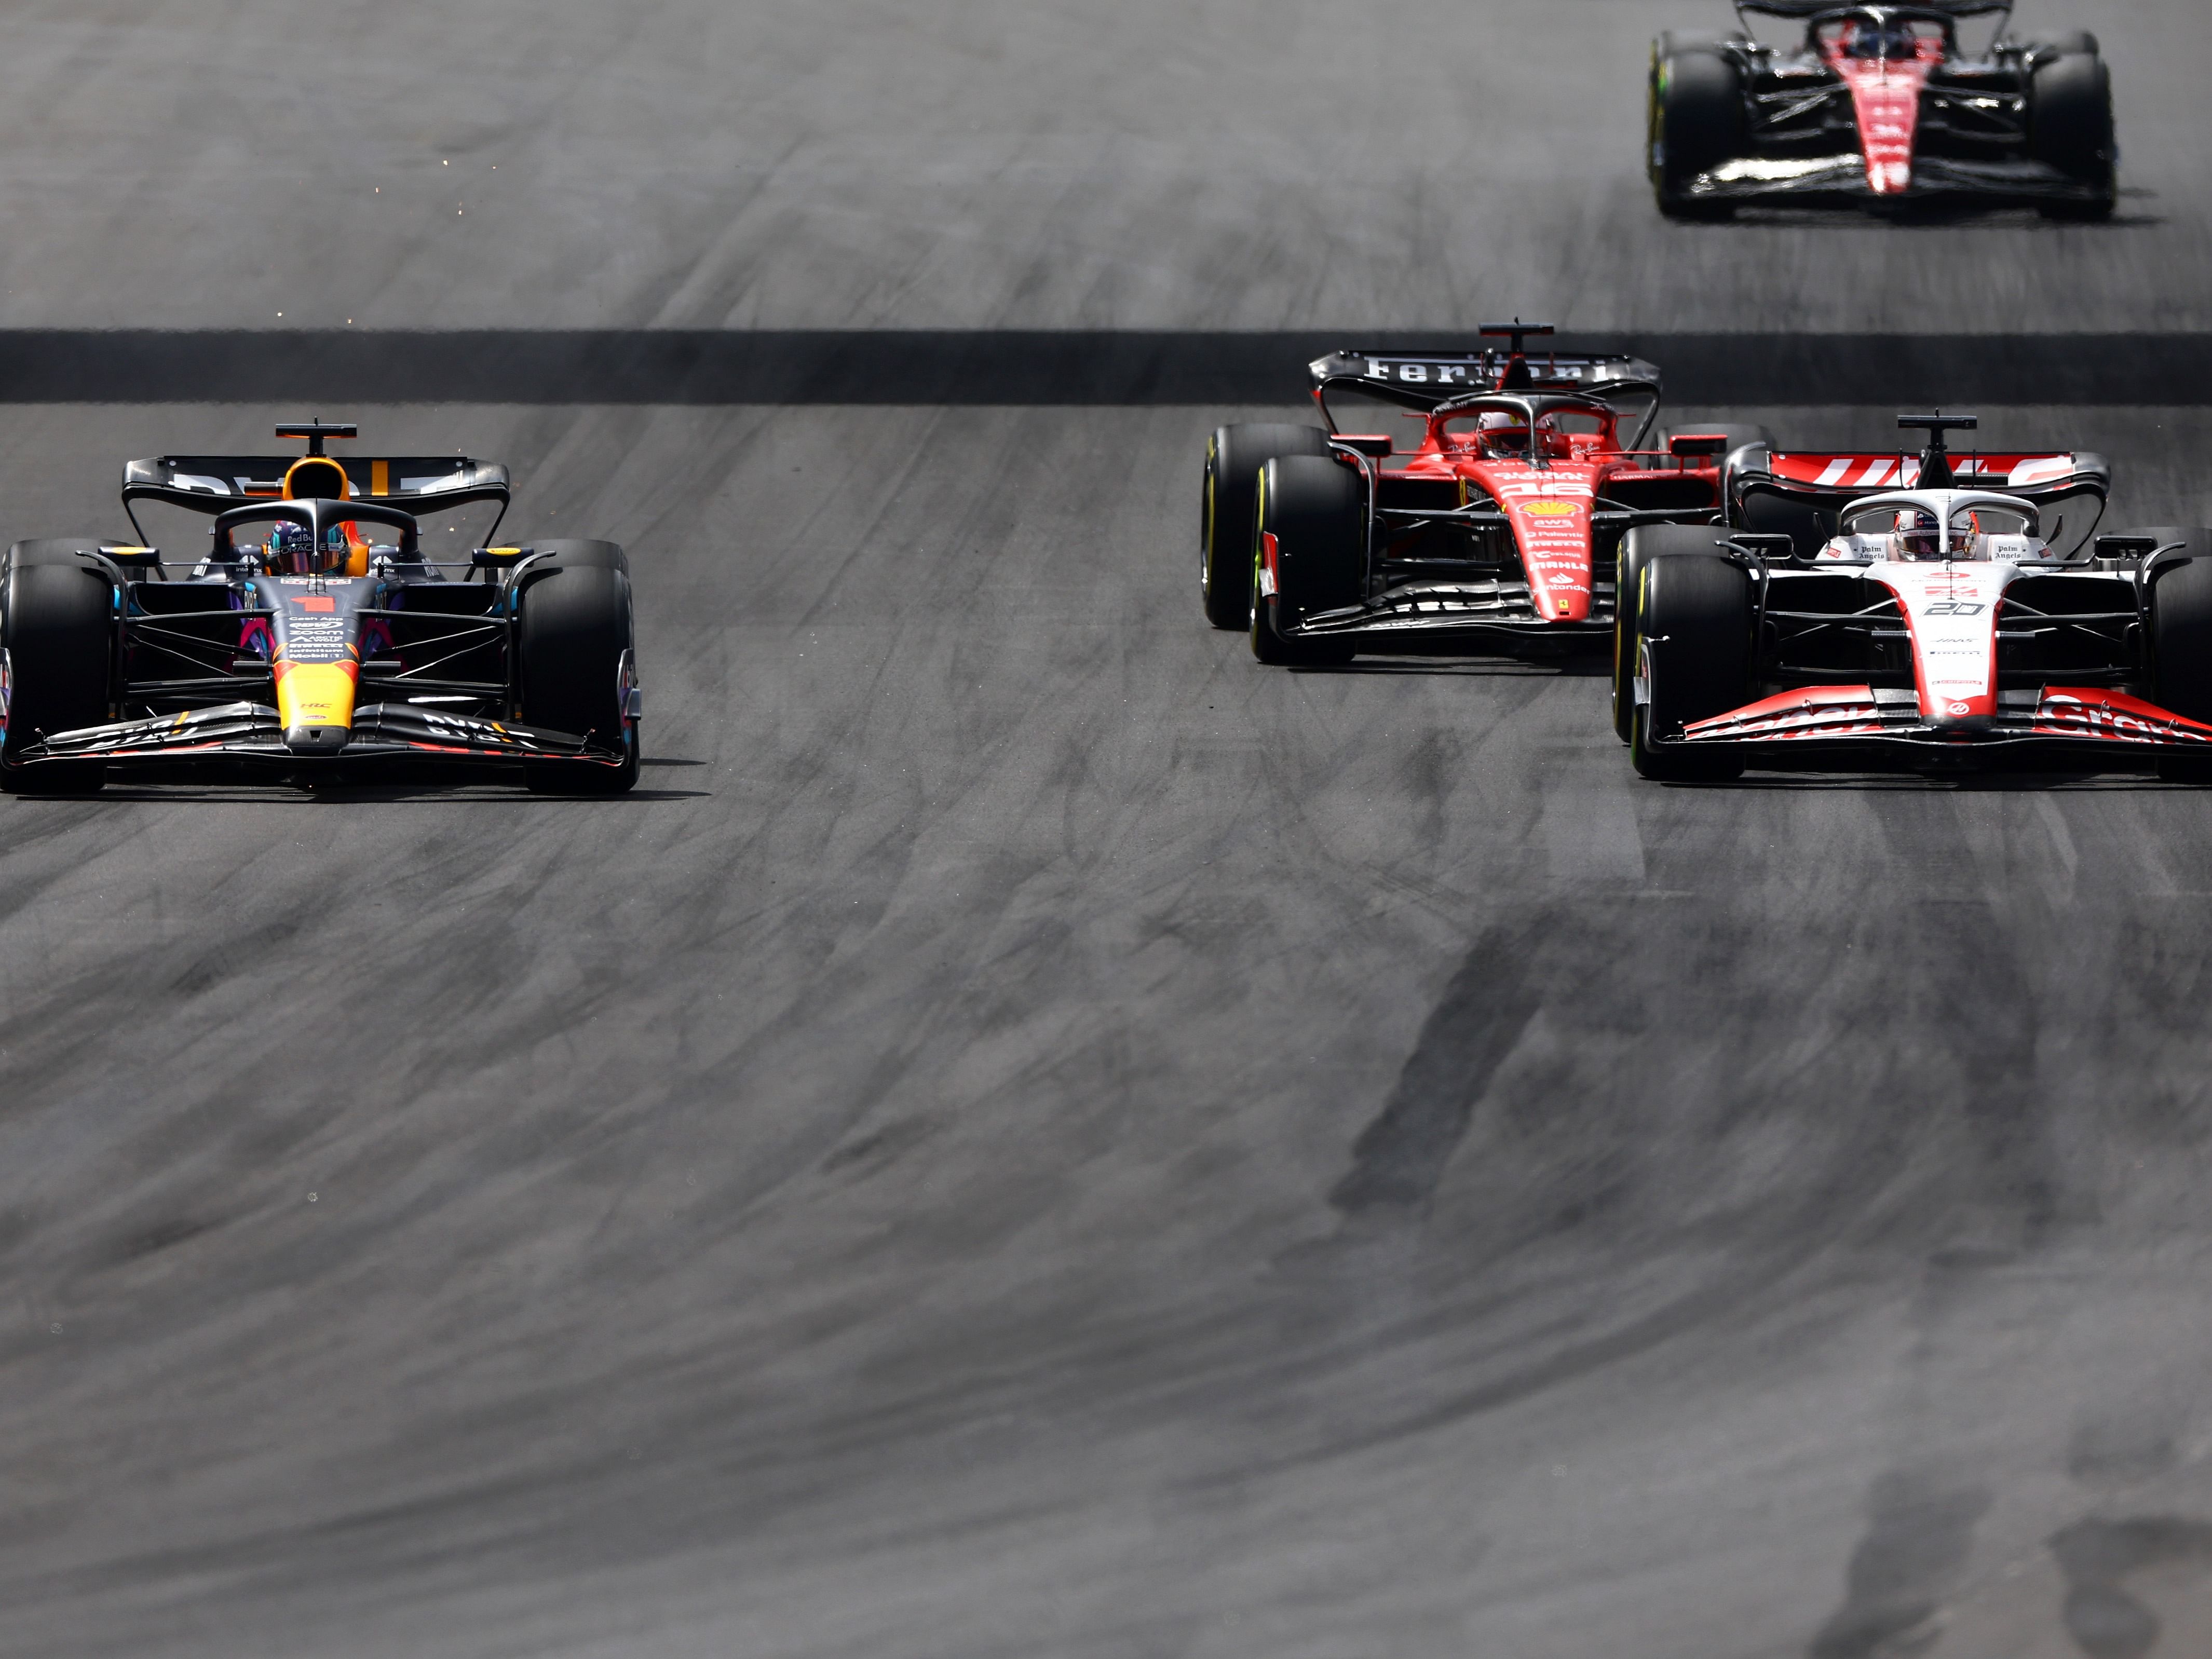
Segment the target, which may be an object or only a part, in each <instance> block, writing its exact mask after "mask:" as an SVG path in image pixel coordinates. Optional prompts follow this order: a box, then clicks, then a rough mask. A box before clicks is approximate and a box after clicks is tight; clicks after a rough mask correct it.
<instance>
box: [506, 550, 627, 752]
mask: <svg viewBox="0 0 2212 1659" xmlns="http://www.w3.org/2000/svg"><path fill="white" fill-rule="evenodd" d="M599 545H600V546H606V547H611V546H613V544H612V543H611V542H609V543H601V544H599ZM617 551H619V550H617ZM521 612H522V620H521V624H520V629H519V630H518V632H519V635H520V640H519V648H520V655H521V659H522V660H521V669H522V723H523V724H524V725H526V726H543V727H545V728H546V729H548V730H550V731H555V732H571V733H574V734H575V735H578V736H586V735H595V736H597V737H598V738H599V740H600V741H602V742H604V743H610V744H612V743H617V742H619V743H622V744H624V746H625V747H626V748H627V749H628V750H629V758H628V759H627V760H626V761H625V762H624V763H623V764H622V765H621V766H620V767H609V766H599V765H595V764H592V763H588V762H576V763H562V762H544V763H536V764H533V765H532V766H531V767H530V769H529V770H528V773H527V777H528V781H529V784H530V787H531V788H532V789H533V790H537V791H538V792H539V793H549V794H562V795H569V794H588V795H617V794H620V793H623V791H624V790H626V789H629V787H632V786H633V785H635V783H636V782H637V774H638V764H639V758H640V754H639V751H640V750H641V747H642V744H641V740H640V737H639V733H638V726H637V722H636V721H635V720H630V719H629V718H628V717H627V716H626V714H625V713H624V711H623V708H622V701H623V698H622V692H621V690H620V688H619V684H618V681H619V677H620V675H621V673H622V669H623V659H624V657H625V656H628V655H629V653H630V652H631V651H632V648H633V644H634V641H635V627H634V626H633V623H632V621H631V617H630V593H629V576H628V575H627V574H625V573H623V571H621V570H617V569H614V568H610V567H607V566H605V565H588V564H587V565H580V566H574V567H568V568H562V569H558V570H556V571H554V572H553V573H552V574H550V575H545V576H540V577H539V578H538V580H535V581H532V582H531V583H530V585H529V586H528V587H527V588H526V589H525V590H524V592H523V593H522V595H521Z"/></svg>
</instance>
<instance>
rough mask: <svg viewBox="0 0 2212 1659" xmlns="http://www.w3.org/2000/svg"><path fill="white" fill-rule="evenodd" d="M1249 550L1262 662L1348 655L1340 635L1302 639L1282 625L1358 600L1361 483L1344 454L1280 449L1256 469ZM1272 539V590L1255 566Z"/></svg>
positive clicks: (1362, 545)
mask: <svg viewBox="0 0 2212 1659" xmlns="http://www.w3.org/2000/svg"><path fill="white" fill-rule="evenodd" d="M1258 494H1259V501H1258V508H1257V513H1256V517H1255V534H1254V536H1253V555H1252V617H1251V636H1252V654H1253V655H1254V656H1255V657H1257V658H1258V659H1260V660H1261V662H1264V663H1278V664H1286V665H1313V664H1320V663H1342V662H1349V661H1351V660H1352V654H1353V648H1352V646H1351V645H1350V644H1349V643H1348V642H1346V641H1325V640H1302V639H1299V638H1297V637H1296V636H1295V635H1291V634H1290V633H1288V632H1286V630H1287V629H1291V628H1295V627H1296V626H1297V624H1298V623H1302V622H1304V620H1305V619H1306V618H1308V617H1312V616H1316V615H1317V614H1319V613H1320V612H1322V611H1340V610H1343V609H1345V608H1346V607H1347V606H1350V605H1358V603H1359V600H1360V597H1361V592H1360V590H1361V586H1362V584H1363V583H1364V580H1365V576H1366V563H1367V545H1366V542H1367V504H1366V500H1365V484H1364V481H1363V480H1362V479H1361V477H1360V476H1359V475H1358V473H1357V472H1355V471H1352V469H1351V468H1350V467H1348V466H1346V465H1345V464H1344V463H1343V462H1341V461H1338V460H1332V459H1325V458H1322V457H1320V456H1314V455H1279V456H1277V457H1276V458H1275V459H1273V460H1271V461H1269V462H1268V463H1267V465H1265V466H1263V467H1261V469H1260V475H1259V492H1258ZM1269 538H1273V543H1274V572H1275V576H1274V582H1275V591H1274V592H1273V593H1272V594H1267V593H1263V592H1261V582H1260V573H1261V567H1262V566H1263V565H1264V564H1265V563H1266V562H1267V544H1268V540H1269Z"/></svg>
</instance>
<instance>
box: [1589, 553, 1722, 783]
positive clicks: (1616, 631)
mask: <svg viewBox="0 0 2212 1659" xmlns="http://www.w3.org/2000/svg"><path fill="white" fill-rule="evenodd" d="M1724 539H1725V532H1722V531H1718V530H1711V529H1708V528H1707V527H1706V526H1704V525H1689V524H1644V525H1638V526H1636V528H1634V529H1633V530H1632V531H1630V532H1628V533H1627V534H1626V536H1624V537H1622V538H1620V565H1619V567H1618V568H1617V569H1616V570H1615V572H1614V575H1613V733H1614V735H1615V736H1617V737H1619V738H1620V740H1621V741H1622V742H1623V743H1626V744H1633V743H1634V742H1635V741H1636V625H1637V612H1638V605H1639V604H1640V603H1641V601H1642V599H1643V594H1644V571H1645V570H1646V569H1647V568H1650V564H1651V562H1652V561H1653V560H1654V559H1658V558H1664V557H1668V556H1672V555H1674V554H1679V553H1705V554H1711V553H1712V552H1713V551H1714V550H1716V549H1717V548H1718V547H1719V546H1720V545H1721V544H1722V543H1723V540H1724Z"/></svg>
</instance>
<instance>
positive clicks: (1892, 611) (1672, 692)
mask: <svg viewBox="0 0 2212 1659" xmlns="http://www.w3.org/2000/svg"><path fill="white" fill-rule="evenodd" d="M2044 532H2045V526H2044V524H2043V512H2042V509H2040V508H2039V507H2038V505H2037V504H2036V503H2035V502H2034V501H2033V500H2031V499H2029V498H2028V497H2027V496H2026V495H2021V494H2019V493H2016V492H2011V491H2007V490H2003V489H1987V488H1977V487H1973V486H1972V484H1970V483H1966V482H1964V481H1960V480H1954V479H1948V478H1947V479H1944V480H1943V481H1942V484H1941V485H1940V486H1939V487H1936V488H1915V489H1890V490H1882V491H1878V492H1876V493H1874V494H1870V495H1863V496H1862V497H1860V498H1859V499H1858V500H1857V501H1852V502H1850V504H1849V505H1847V506H1845V507H1844V508H1843V509H1842V510H1841V512H1840V513H1839V514H1838V526H1837V530H1836V533H1835V534H1833V535H1832V536H1831V537H1829V538H1827V539H1826V540H1825V541H1824V542H1823V543H1822V544H1820V547H1819V548H1818V549H1817V550H1815V551H1814V553H1813V554H1812V556H1810V557H1807V556H1803V555H1802V553H1801V552H1799V550H1797V549H1796V547H1794V546H1793V545H1792V544H1791V543H1790V540H1789V539H1788V538H1786V537H1784V536H1783V535H1779V534H1775V533H1771V532H1769V533H1764V534H1762V533H1760V532H1748V531H1741V530H1735V531H1732V530H1729V529H1728V528H1725V527H1721V528H1715V529H1711V530H1707V531H1703V532H1680V531H1677V532H1672V534H1671V535H1670V537H1669V538H1668V540H1667V542H1666V544H1664V545H1663V546H1662V545H1656V544H1655V545H1650V546H1647V547H1645V548H1644V549H1643V550H1642V556H1641V557H1640V558H1639V559H1638V561H1637V562H1636V564H1637V581H1638V590H1637V592H1636V595H1635V597H1634V599H1633V610H1634V618H1633V623H1632V635H1631V636H1630V640H1629V641H1628V644H1627V648H1626V649H1624V651H1623V652H1622V653H1621V655H1620V659H1619V660H1618V661H1617V662H1616V668H1615V673H1616V680H1617V684H1616V688H1615V693H1616V697H1617V699H1618V702H1617V707H1621V708H1626V709H1627V710H1628V712H1629V719H1628V721H1627V727H1628V729H1627V731H1626V733H1625V734H1624V735H1626V737H1627V738H1628V740H1629V743H1630V745H1631V751H1632V756H1633V757H1634V761H1635V764H1636V769H1637V770H1638V772H1640V773H1642V774H1643V775H1644V776H1646V777H1651V778H1662V779H1693V778H1715V777H1728V776H1733V775H1736V774H1738V773H1741V771H1743V770H1744V769H1746V768H1747V767H1759V768H1765V769H1850V770H1863V769H1911V770H1920V771H1929V772H1942V771H1950V770H1959V769H1968V768H1979V767H1987V766H1992V765H2001V766H2007V767H2036V768H2041V769H2065V770H2077V771H2082V772H2100V771H2115V770H2121V771H2124V770H2156V771H2157V772H2158V773H2160V775H2163V776H2167V777H2172V778H2175V779H2179V780H2184V781H2208V780H2212V534H2209V533H2208V532H2203V531H2192V530H2157V531H2149V532H2130V533H2128V534H2124V535H2117V536H2102V537H2099V538H2096V540H2095V542H2094V544H2093V545H2092V547H2091V548H2090V549H2089V550H2085V552H2084V553H2082V554H2080V555H2076V556H2065V550H2064V549H2063V547H2057V546H2054V545H2053V544H2052V543H2051V540H2050V539H2049V538H2047V537H2046V536H2045V533H2044ZM1645 540H1646V541H1647V542H1648V541H1650V538H1645ZM1693 542H1695V543H1698V545H1694V546H1693V545H1692V543H1693ZM1627 608H1628V607H1627V606H1626V605H1624V611H1626V609H1627Z"/></svg>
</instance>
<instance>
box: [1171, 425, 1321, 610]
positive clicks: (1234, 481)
mask: <svg viewBox="0 0 2212 1659" xmlns="http://www.w3.org/2000/svg"><path fill="white" fill-rule="evenodd" d="M1327 454H1328V433H1326V432H1324V431H1323V430H1322V428H1319V427H1317V426H1294V425H1289V424H1260V423H1257V422H1245V423H1242V424H1239V425H1235V426H1218V427H1216V428H1214V429H1213V435H1212V437H1210V438H1208V439H1207V440H1206V477H1205V480H1204V486H1205V493H1204V495H1203V496H1202V497H1201V502H1200V514H1199V526H1198V591H1199V599H1200V602H1201V603H1202V604H1203V605H1204V606H1205V607H1206V621H1208V622H1210V623H1212V624H1213V625H1214V626H1215V627H1216V628H1220V629H1244V628H1247V627H1249V626H1250V624H1251V621H1252V543H1253V537H1254V535H1255V527H1254V522H1253V513H1254V511H1255V507H1256V505H1257V502H1258V499H1259V488H1260V469H1261V467H1263V466H1265V465H1267V463H1268V462H1269V461H1272V460H1273V459H1275V457H1276V456H1278V455H1324V456H1325V455H1327Z"/></svg>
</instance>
